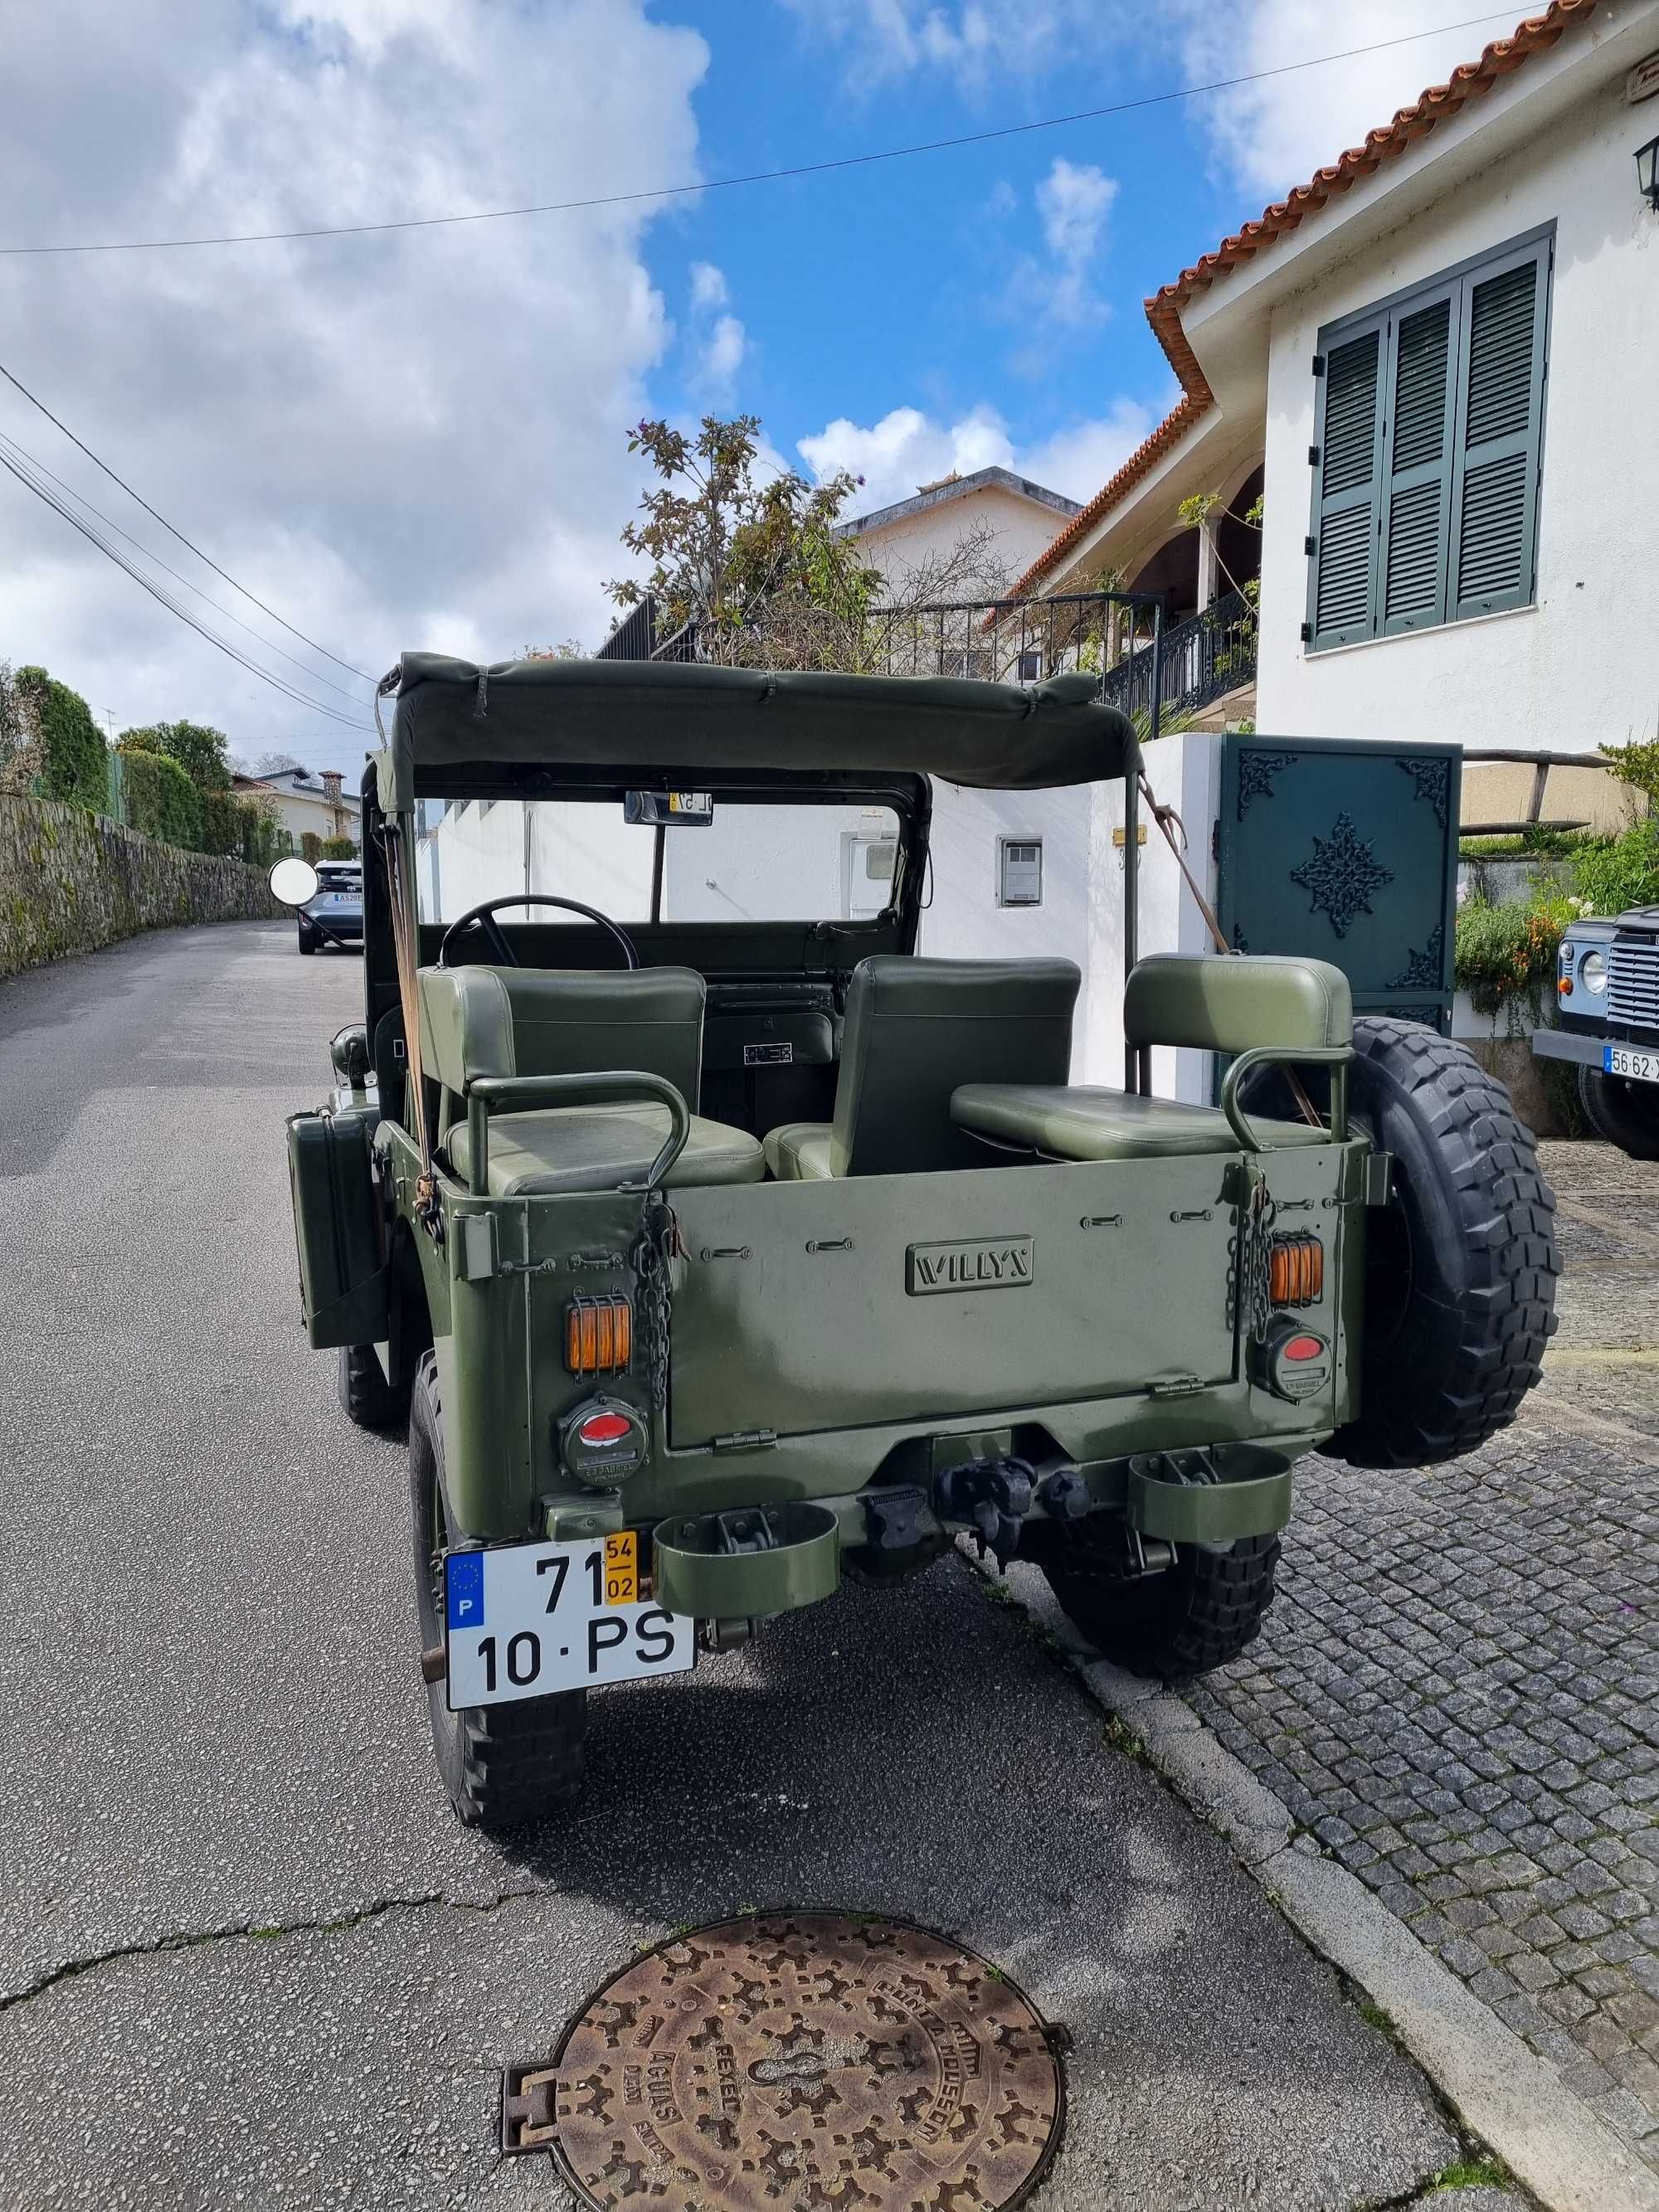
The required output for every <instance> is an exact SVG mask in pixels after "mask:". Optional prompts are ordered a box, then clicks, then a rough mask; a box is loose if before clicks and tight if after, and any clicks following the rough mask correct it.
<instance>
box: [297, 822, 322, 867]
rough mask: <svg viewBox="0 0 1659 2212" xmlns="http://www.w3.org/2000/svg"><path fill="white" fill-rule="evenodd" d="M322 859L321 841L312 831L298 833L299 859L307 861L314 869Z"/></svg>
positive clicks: (303, 830) (304, 830)
mask: <svg viewBox="0 0 1659 2212" xmlns="http://www.w3.org/2000/svg"><path fill="white" fill-rule="evenodd" d="M322 857H323V841H322V839H321V838H320V837H319V836H318V835H317V832H316V831H315V830H314V829H302V830H301V832H300V858H301V860H309V861H310V863H311V865H312V866H313V868H314V867H315V866H316V865H317V863H318V861H319V860H321V859H322Z"/></svg>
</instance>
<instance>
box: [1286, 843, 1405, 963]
mask: <svg viewBox="0 0 1659 2212" xmlns="http://www.w3.org/2000/svg"><path fill="white" fill-rule="evenodd" d="M1393 881H1394V870H1393V869H1392V868H1385V867H1384V866H1383V865H1382V863H1381V862H1380V861H1379V860H1376V858H1375V857H1374V855H1373V854H1372V852H1371V841H1370V838H1369V837H1361V836H1358V835H1357V834H1356V832H1355V829H1354V826H1353V822H1352V817H1350V816H1348V815H1346V814H1339V815H1338V816H1337V817H1336V821H1335V823H1334V826H1333V828H1332V830H1331V834H1330V836H1328V837H1316V838H1315V839H1314V856H1313V858H1312V860H1304V862H1303V864H1302V866H1300V867H1299V868H1292V869H1291V882H1292V883H1293V884H1300V885H1301V886H1302V888H1303V890H1304V891H1306V892H1307V893H1308V895H1309V897H1310V899H1311V901H1312V904H1311V905H1310V907H1309V908H1308V911H1309V913H1310V914H1319V913H1321V912H1323V913H1325V914H1328V915H1329V916H1330V921H1331V927H1332V928H1333V929H1334V931H1335V932H1336V933H1337V935H1338V936H1339V937H1346V935H1347V933H1348V925H1349V923H1350V922H1351V921H1352V920H1353V918H1354V916H1355V915H1357V914H1370V911H1371V893H1372V892H1373V891H1375V890H1381V889H1382V888H1383V884H1391V883H1392V882H1393Z"/></svg>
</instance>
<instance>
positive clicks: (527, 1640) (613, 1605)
mask: <svg viewBox="0 0 1659 2212" xmlns="http://www.w3.org/2000/svg"><path fill="white" fill-rule="evenodd" d="M639 1541H640V1540H639V1538H638V1537H637V1536H636V1535H635V1534H634V1533H633V1532H632V1531H631V1530H629V1531H627V1532H625V1533H623V1534H621V1535H616V1536H606V1537H604V1538H602V1539H599V1540H597V1541H592V1542H589V1543H582V1544H505V1545H501V1546H500V1547H497V1548H496V1549H495V1550H493V1551H485V1552H451V1553H449V1554H448V1556H447V1558H446V1559H445V1561H444V1606H445V1613H446V1617H447V1620H448V1624H449V1639H448V1654H449V1675H448V1684H447V1695H448V1699H449V1709H450V1711H452V1712H454V1711H458V1710H459V1708H461V1707H463V1706H466V1705H505V1704H506V1703H507V1701H508V1700H509V1699H513V1698H544V1697H546V1696H547V1695H548V1694H549V1693H550V1692H551V1691H554V1690H586V1689H591V1688H592V1687H593V1686H595V1685H597V1684H599V1683H601V1682H628V1681H633V1680H636V1679H637V1678H638V1677H639V1676H641V1675H644V1674H684V1673H685V1671H686V1669H687V1668H689V1667H690V1666H691V1664H692V1663H693V1662H694V1660H695V1659H696V1622H695V1621H694V1620H691V1619H690V1616H689V1615H688V1614H685V1613H665V1612H664V1611H663V1609H662V1607H660V1606H658V1605H653V1604H651V1603H650V1602H649V1601H644V1602H641V1599H640V1595H639Z"/></svg>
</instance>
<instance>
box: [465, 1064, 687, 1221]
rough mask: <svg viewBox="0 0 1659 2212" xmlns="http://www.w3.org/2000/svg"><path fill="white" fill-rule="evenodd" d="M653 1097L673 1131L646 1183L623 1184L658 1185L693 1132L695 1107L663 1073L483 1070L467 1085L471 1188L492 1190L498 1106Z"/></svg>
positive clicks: (629, 1186) (523, 1108)
mask: <svg viewBox="0 0 1659 2212" xmlns="http://www.w3.org/2000/svg"><path fill="white" fill-rule="evenodd" d="M621 1098H649V1099H651V1100H653V1102H654V1103H656V1104H657V1105H659V1106H665V1107H666V1108H667V1109H668V1116H669V1126H668V1135H667V1138H666V1139H665V1142H664V1145H663V1147H662V1150H661V1151H660V1152H659V1153H658V1154H657V1157H656V1158H655V1159H654V1160H653V1161H652V1163H651V1164H650V1166H649V1167H648V1168H647V1170H646V1173H645V1181H644V1182H642V1183H620V1184H618V1185H617V1188H618V1189H621V1190H655V1189H656V1188H657V1186H658V1185H659V1183H660V1182H661V1181H662V1179H663V1177H664V1176H665V1175H666V1174H667V1173H668V1170H670V1168H671V1167H672V1166H673V1164H674V1163H675V1161H676V1160H677V1159H678V1158H679V1156H680V1154H681V1153H682V1152H684V1150H685V1146H686V1141H687V1139H689V1138H690V1134H691V1109H690V1107H689V1106H688V1105H687V1104H686V1103H685V1097H684V1093H683V1092H682V1091H678V1090H677V1089H676V1088H675V1086H674V1085H672V1084H671V1083H670V1082H667V1081H666V1080H665V1079H664V1078H663V1077H662V1076H660V1075H647V1073H646V1072H645V1071H644V1069H643V1068H622V1069H618V1070H617V1071H615V1072H614V1073H605V1074H603V1075H481V1076H479V1077H477V1079H475V1080H474V1081H473V1082H472V1083H471V1084H470V1085H468V1086H467V1093H466V1155H467V1157H466V1164H467V1188H468V1190H469V1191H470V1193H471V1196H472V1197H474V1198H487V1197H488V1196H489V1116H490V1115H491V1113H492V1112H509V1113H510V1112H517V1113H533V1112H534V1111H535V1109H537V1108H538V1106H580V1105H583V1104H586V1103H592V1102H593V1101H595V1100H598V1101H599V1102H601V1103H605V1104H606V1105H611V1104H614V1103H616V1102H617V1100H618V1099H621Z"/></svg>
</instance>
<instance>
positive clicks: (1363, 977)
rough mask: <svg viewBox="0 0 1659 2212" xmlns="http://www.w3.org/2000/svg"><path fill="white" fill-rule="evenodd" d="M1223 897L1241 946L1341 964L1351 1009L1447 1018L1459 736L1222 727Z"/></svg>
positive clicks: (1440, 1025) (1223, 918)
mask: <svg viewBox="0 0 1659 2212" xmlns="http://www.w3.org/2000/svg"><path fill="white" fill-rule="evenodd" d="M1222 744H1223V752H1222V760H1221V793H1220V811H1219V817H1218V822H1217V825H1216V836H1215V845H1214V855H1215V860H1216V869H1217V893H1218V896H1217V909H1218V916H1219V919H1220V922H1221V927H1222V929H1223V931H1224V932H1225V934H1226V937H1227V939H1228V941H1229V943H1231V945H1234V946H1236V947H1237V950H1238V951H1241V952H1299V953H1304V954H1307V955H1308V956H1310V957H1313V958H1316V959H1320V960H1328V961H1330V962H1331V963H1332V964H1333V965H1334V966H1335V967H1338V968H1340V969H1342V971H1343V973H1344V974H1345V975H1346V976H1347V978H1348V982H1349V986H1350V987H1351V989H1352V993H1353V1004H1354V1012H1356V1013H1362V1014H1395V1015H1398V1016H1400V1017H1401V1018H1402V1019H1404V1020H1407V1021H1414V1022H1424V1023H1426V1024H1428V1025H1429V1026H1430V1027H1431V1028H1432V1029H1437V1030H1439V1031H1440V1033H1441V1035H1442V1036H1445V1035H1447V1034H1448V1033H1449V1030H1450V1026H1451V1006H1452V961H1453V936H1454V922H1455V913H1456V898H1457V823H1458V809H1459V799H1460V781H1461V776H1462V752H1461V750H1460V749H1459V748H1458V747H1457V746H1456V745H1445V744H1402V745H1390V744H1372V743H1371V742H1370V741H1369V740H1367V739H1364V738H1269V737H1248V738H1246V737H1228V738H1224V739H1223V741H1222Z"/></svg>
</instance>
